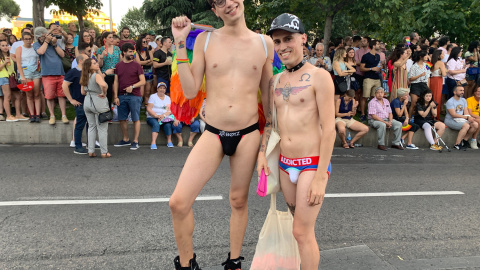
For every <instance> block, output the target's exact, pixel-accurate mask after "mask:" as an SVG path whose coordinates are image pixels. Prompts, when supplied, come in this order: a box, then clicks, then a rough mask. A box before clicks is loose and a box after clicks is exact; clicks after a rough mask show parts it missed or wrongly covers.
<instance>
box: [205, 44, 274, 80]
mask: <svg viewBox="0 0 480 270" xmlns="http://www.w3.org/2000/svg"><path fill="white" fill-rule="evenodd" d="M256 38H257V39H258V40H240V41H238V40H236V41H233V40H225V41H221V40H218V39H217V40H214V41H213V42H211V43H210V44H209V45H208V47H207V51H206V53H205V65H206V73H207V74H209V75H215V76H221V75H224V74H231V73H232V72H235V73H241V74H244V75H246V76H253V75H260V74H261V70H262V68H263V66H264V64H265V61H266V54H265V50H264V48H263V45H262V43H261V40H260V38H259V37H256Z"/></svg>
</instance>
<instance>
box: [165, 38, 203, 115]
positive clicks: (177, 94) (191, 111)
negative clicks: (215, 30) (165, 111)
mask: <svg viewBox="0 0 480 270" xmlns="http://www.w3.org/2000/svg"><path fill="white" fill-rule="evenodd" d="M202 32H203V30H198V29H197V30H195V31H191V32H190V34H188V37H187V41H186V45H187V55H188V60H189V62H190V63H192V59H193V47H194V45H195V40H196V39H197V36H198V34H200V33H202ZM206 97H207V89H206V87H205V77H203V82H202V86H201V87H200V90H199V91H198V93H197V96H196V97H195V98H194V99H191V100H188V99H186V98H185V96H184V95H183V90H182V85H181V84H180V78H179V76H178V66H177V52H176V51H174V52H173V61H172V76H171V77H170V99H171V102H172V103H171V107H170V109H171V111H172V114H173V115H174V116H175V119H177V120H178V121H180V122H183V123H190V120H191V119H192V118H193V117H197V115H198V113H199V112H200V109H201V108H202V104H203V100H204V99H205V98H206Z"/></svg>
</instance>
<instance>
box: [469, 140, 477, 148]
mask: <svg viewBox="0 0 480 270" xmlns="http://www.w3.org/2000/svg"><path fill="white" fill-rule="evenodd" d="M470 147H471V148H472V149H478V146H477V140H476V139H471V140H470Z"/></svg>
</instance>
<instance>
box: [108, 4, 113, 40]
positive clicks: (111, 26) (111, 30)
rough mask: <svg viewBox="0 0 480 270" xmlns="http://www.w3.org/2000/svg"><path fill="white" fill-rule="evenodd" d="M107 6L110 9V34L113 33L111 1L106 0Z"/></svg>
mask: <svg viewBox="0 0 480 270" xmlns="http://www.w3.org/2000/svg"><path fill="white" fill-rule="evenodd" d="M108 5H109V8H110V32H113V17H112V0H108Z"/></svg>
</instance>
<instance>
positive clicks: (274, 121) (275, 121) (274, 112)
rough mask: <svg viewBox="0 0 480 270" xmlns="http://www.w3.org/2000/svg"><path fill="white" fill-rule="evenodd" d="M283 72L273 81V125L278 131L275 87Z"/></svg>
mask: <svg viewBox="0 0 480 270" xmlns="http://www.w3.org/2000/svg"><path fill="white" fill-rule="evenodd" d="M282 74H283V72H281V73H280V74H277V76H276V77H275V81H274V83H273V93H272V99H273V100H272V127H273V129H274V130H275V131H277V109H276V107H275V97H274V96H275V89H276V88H277V84H278V81H279V80H280V77H281V76H282Z"/></svg>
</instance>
